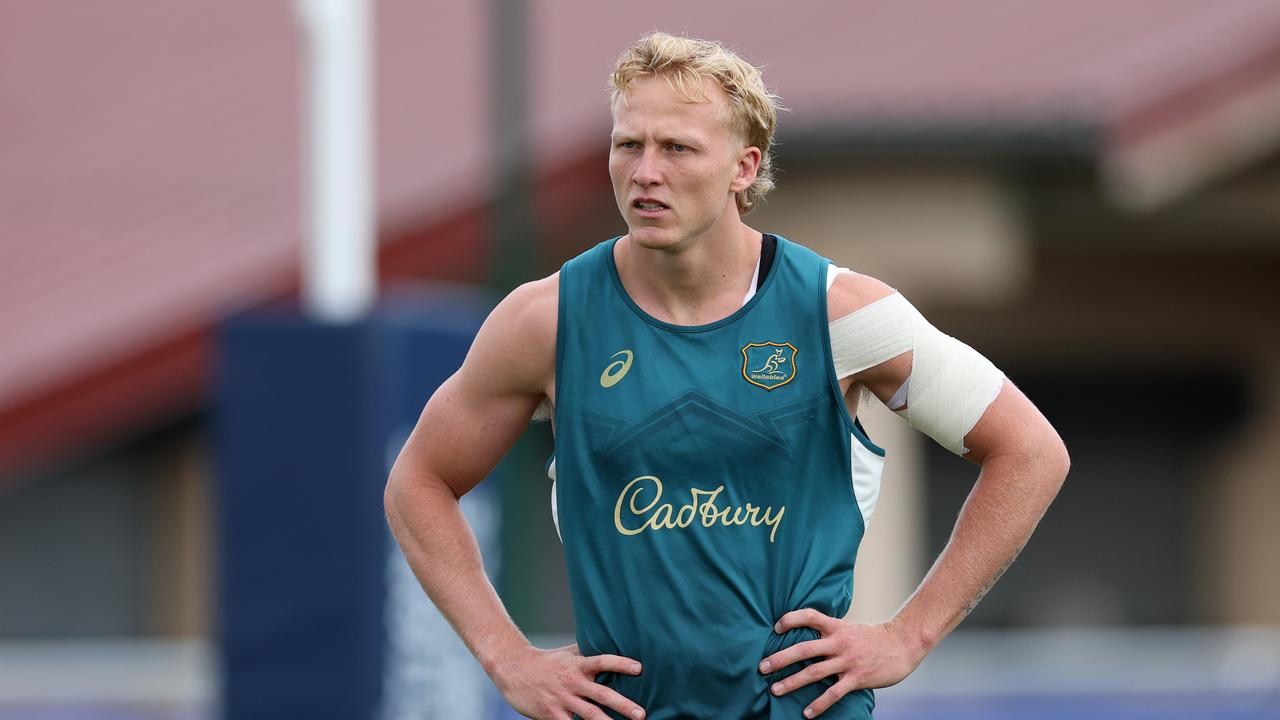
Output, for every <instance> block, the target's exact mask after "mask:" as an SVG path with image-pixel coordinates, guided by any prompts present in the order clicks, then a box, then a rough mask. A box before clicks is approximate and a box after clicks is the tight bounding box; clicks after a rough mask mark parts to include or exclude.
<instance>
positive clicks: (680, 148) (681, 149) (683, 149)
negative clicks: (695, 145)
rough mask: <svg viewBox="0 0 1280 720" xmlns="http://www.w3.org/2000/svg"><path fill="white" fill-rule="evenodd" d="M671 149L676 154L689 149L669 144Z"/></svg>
mask: <svg viewBox="0 0 1280 720" xmlns="http://www.w3.org/2000/svg"><path fill="white" fill-rule="evenodd" d="M671 149H672V150H675V151H676V152H684V151H686V150H688V149H689V148H688V147H687V146H685V145H681V144H680V143H671Z"/></svg>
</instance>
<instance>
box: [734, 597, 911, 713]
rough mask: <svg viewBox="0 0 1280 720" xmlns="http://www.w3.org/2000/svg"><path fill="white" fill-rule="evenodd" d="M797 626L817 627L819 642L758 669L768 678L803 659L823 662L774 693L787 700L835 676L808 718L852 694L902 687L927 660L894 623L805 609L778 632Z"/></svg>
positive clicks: (775, 687)
mask: <svg viewBox="0 0 1280 720" xmlns="http://www.w3.org/2000/svg"><path fill="white" fill-rule="evenodd" d="M798 627H810V628H813V629H814V630H817V631H818V634H819V636H820V637H819V638H818V639H817V640H810V641H808V642H802V643H796V644H795V645H792V646H791V647H788V648H784V649H782V650H779V651H778V652H776V653H774V654H772V655H770V656H769V657H767V658H765V659H764V660H763V661H762V662H761V663H760V668H759V669H760V672H761V674H768V673H771V672H775V671H777V670H781V669H782V668H785V667H787V666H788V665H792V664H794V663H798V662H800V661H802V660H808V659H811V658H822V659H821V660H820V661H819V662H815V663H813V664H812V665H810V666H808V667H806V668H805V669H803V670H801V671H800V672H797V673H795V674H794V675H791V676H790V677H788V678H786V679H784V680H780V681H778V682H776V683H774V684H773V687H772V688H770V690H771V691H772V692H773V694H774V695H785V694H787V693H789V692H791V691H792V690H795V689H796V688H799V687H804V686H805V685H808V684H810V683H814V682H817V681H819V680H821V679H823V678H826V677H830V676H833V675H834V676H836V678H837V679H836V683H835V684H834V685H832V686H831V687H829V688H827V691H826V692H824V693H823V694H822V695H821V696H819V697H818V699H817V700H814V701H813V703H812V704H810V705H809V707H807V708H805V710H804V716H805V717H807V718H815V717H818V716H819V715H821V714H822V713H824V712H826V711H827V709H828V708H830V707H831V706H832V705H835V704H836V703H837V702H838V701H839V700H840V698H842V697H844V696H845V695H847V694H848V693H849V692H851V691H853V690H857V689H859V688H881V687H888V686H890V685H895V684H897V683H899V682H901V681H902V679H903V678H905V677H906V676H908V675H910V674H911V672H912V671H913V670H915V669H916V666H917V665H919V664H920V662H921V661H922V660H923V659H924V655H923V653H921V652H919V651H918V650H916V649H914V647H913V645H912V644H911V643H908V642H907V641H906V639H905V637H903V635H902V634H901V633H900V629H899V628H898V627H897V626H895V625H894V623H893V622H892V621H890V622H887V623H883V624H880V625H868V624H863V623H851V622H847V621H845V620H841V619H839V618H833V617H831V616H829V615H824V614H822V613H820V612H818V611H817V610H814V609H812V608H805V609H803V610H794V611H792V612H789V613H787V614H786V615H783V616H782V619H780V620H778V623H777V624H776V625H774V628H773V629H774V631H775V632H777V633H778V634H782V633H785V632H786V631H788V630H791V629H792V628H798Z"/></svg>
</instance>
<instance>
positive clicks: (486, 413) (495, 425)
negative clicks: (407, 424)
mask: <svg viewBox="0 0 1280 720" xmlns="http://www.w3.org/2000/svg"><path fill="white" fill-rule="evenodd" d="M538 400H539V398H538V397H536V396H533V395H527V394H521V393H515V392H510V391H503V390H496V391H495V390H494V389H492V388H487V387H484V385H483V384H482V383H477V382H475V379H474V378H470V377H468V376H467V374H466V372H465V371H459V372H458V373H455V374H454V375H453V376H452V377H450V378H449V379H448V380H446V381H445V382H444V384H442V385H441V386H440V388H439V389H438V390H436V392H435V394H433V395H432V396H431V399H430V400H428V401H427V404H426V407H424V408H423V410H422V415H421V416H420V417H419V418H418V424H417V425H416V426H415V427H414V429H413V432H412V433H411V434H410V435H409V440H408V441H407V442H406V443H405V446H404V449H402V450H401V452H400V457H399V458H398V459H397V460H396V465H397V468H396V469H395V470H393V472H395V471H402V472H406V473H411V474H420V473H425V474H429V475H431V476H434V477H436V478H439V479H440V480H442V481H443V482H444V483H445V484H446V485H448V486H449V488H450V489H451V490H452V491H453V494H454V495H456V496H458V497H461V496H462V495H464V494H465V493H467V492H468V491H470V490H471V489H472V488H474V487H475V486H476V485H478V484H479V483H480V481H481V480H483V479H484V478H485V477H486V476H488V474H489V473H490V472H492V471H493V468H494V467H495V466H496V465H497V464H498V462H499V461H500V460H502V457H503V455H505V454H506V453H507V451H508V450H510V449H511V446H512V445H514V444H515V442H516V441H517V440H518V439H519V438H520V435H521V434H522V433H523V432H524V430H525V428H527V427H528V425H529V419H530V417H532V415H533V411H534V409H535V408H536V407H537V405H538ZM402 464H403V466H402Z"/></svg>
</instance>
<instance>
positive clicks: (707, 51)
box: [609, 32, 782, 215]
mask: <svg viewBox="0 0 1280 720" xmlns="http://www.w3.org/2000/svg"><path fill="white" fill-rule="evenodd" d="M644 77H662V78H665V79H666V81H667V83H668V84H670V86H671V89H672V90H673V91H674V92H675V93H676V94H677V95H678V96H679V97H680V98H681V99H682V100H685V101H687V102H706V101H707V100H708V99H709V98H707V94H706V90H705V88H704V86H703V84H702V81H703V80H704V79H707V80H711V81H712V82H714V83H716V84H717V85H719V86H720V87H721V88H722V89H723V90H724V91H725V94H727V95H728V96H729V117H728V125H729V129H730V130H731V131H733V132H734V133H735V134H736V135H737V136H738V137H739V138H740V139H741V140H742V141H743V142H745V143H746V144H747V145H748V146H754V147H757V148H759V149H760V167H759V169H758V170H757V172H756V181H755V182H754V183H752V184H751V187H749V188H747V189H746V190H743V191H742V192H739V193H738V194H737V198H736V199H737V204H738V212H739V213H741V214H743V215H745V214H747V213H748V212H750V211H751V209H752V208H753V207H755V206H756V204H757V203H759V202H760V201H761V200H763V199H764V196H765V195H767V194H768V193H769V191H770V190H772V189H773V186H774V181H773V154H772V147H773V135H774V132H775V131H776V130H777V127H778V111H779V110H781V109H782V106H781V104H780V103H779V98H778V96H777V95H775V94H773V93H772V92H770V91H769V89H768V88H766V87H765V86H764V80H763V78H762V77H761V75H760V69H759V68H757V67H756V66H754V65H752V64H751V63H749V62H747V61H746V60H743V59H742V58H740V57H738V55H737V54H735V53H734V52H733V51H732V50H729V49H728V48H726V47H724V46H723V45H721V44H720V43H718V42H712V41H709V40H698V39H695V38H687V37H680V36H677V35H669V34H667V33H664V32H651V33H648V34H647V35H645V36H644V37H641V38H640V39H639V40H637V41H636V42H635V43H633V44H632V45H631V46H629V47H628V48H627V49H626V50H624V51H623V52H622V55H620V56H619V57H618V63H617V65H616V66H615V67H614V69H613V72H612V73H611V74H610V75H609V90H610V100H611V102H617V101H618V99H619V97H623V96H625V95H626V93H627V91H628V90H630V89H631V85H632V83H634V82H635V81H636V80H638V79H640V78H644ZM623 101H624V102H625V97H623Z"/></svg>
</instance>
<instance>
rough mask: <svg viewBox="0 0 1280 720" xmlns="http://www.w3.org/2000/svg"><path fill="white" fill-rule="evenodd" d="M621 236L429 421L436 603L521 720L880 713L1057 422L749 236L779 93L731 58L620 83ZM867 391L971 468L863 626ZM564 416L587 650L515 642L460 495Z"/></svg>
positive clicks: (1021, 491)
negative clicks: (890, 598) (896, 601)
mask: <svg viewBox="0 0 1280 720" xmlns="http://www.w3.org/2000/svg"><path fill="white" fill-rule="evenodd" d="M611 85H612V87H613V89H614V92H613V98H612V114H613V133H612V144H611V149H610V153H609V173H610V176H611V178H612V181H613V187H614V194H615V197H616V199H617V202H618V208H619V210H620V211H621V213H622V216H623V218H624V220H625V221H626V223H627V229H628V232H627V234H626V235H624V236H622V237H620V238H615V239H613V240H611V241H607V242H605V243H601V244H600V245H599V246H597V247H596V248H594V249H592V250H590V251H588V252H587V253H584V254H583V255H581V256H579V257H578V258H575V259H574V260H572V261H570V262H569V263H566V265H565V266H564V268H562V270H561V271H560V272H559V273H556V274H555V275H552V276H550V277H547V278H544V279H542V280H538V281H535V282H531V283H528V284H526V285H524V286H522V287H520V288H517V289H516V290H515V291H514V292H512V293H511V295H509V296H508V297H507V298H506V299H505V300H504V301H503V302H502V303H501V304H499V306H498V307H497V308H496V309H495V310H494V311H493V313H492V315H491V316H490V317H489V318H488V320H487V321H486V322H485V324H484V326H483V327H482V328H481V330H480V332H479V334H478V335H477V337H476V339H475V342H474V344H473V346H472V348H471V351H470V353H469V354H468V356H467V358H466V361H465V362H464V364H463V366H462V368H460V369H459V370H458V372H457V373H456V374H455V375H454V376H453V377H451V378H450V379H449V380H448V381H446V382H445V383H444V384H443V385H442V386H441V387H440V389H439V390H438V391H437V392H436V393H435V395H434V396H433V397H432V398H431V400H430V401H429V402H428V403H427V406H426V408H425V409H424V411H423V414H422V418H421V420H420V421H419V423H418V426H417V428H416V429H415V430H414V432H413V434H412V436H411V437H410V439H409V441H408V442H407V444H406V445H405V448H404V450H403V451H402V452H401V455H400V457H399V459H398V460H397V462H396V465H395V467H394V468H393V470H392V473H391V477H390V479H389V481H388V485H387V492H386V506H387V515H388V520H389V522H390V524H391V527H392V529H393V531H394V532H395V535H396V537H397V539H398V540H399V542H400V544H401V547H402V548H403V549H404V552H405V555H406V557H407V558H408V560H409V563H410V565H411V566H412V567H413V569H414V571H415V573H416V574H417V576H418V578H419V579H420V580H421V582H422V584H423V586H424V588H425V589H426V591H427V592H428V594H429V595H430V596H431V598H432V600H433V601H434V602H435V603H436V605H437V606H438V607H439V608H440V610H441V612H443V613H444V615H445V616H446V617H447V618H448V619H449V621H450V622H451V623H452V624H453V627H454V628H455V629H456V630H457V632H458V634H459V635H460V636H461V637H462V639H463V640H464V641H465V642H466V644H467V646H468V647H469V648H470V649H471V651H472V652H473V653H474V654H475V656H476V657H477V658H478V659H479V660H480V662H481V663H482V664H483V666H484V668H485V670H486V672H488V673H489V675H490V676H491V677H492V678H493V680H494V682H495V683H496V685H497V686H498V688H499V689H500V690H501V691H502V692H503V694H504V695H505V696H506V698H507V700H508V701H510V703H511V704H512V706H513V707H515V709H516V710H518V711H520V712H521V713H523V714H525V715H527V716H529V717H534V718H555V719H557V720H560V719H564V718H570V717H575V716H576V717H582V718H587V719H595V718H605V717H626V718H642V717H646V713H647V717H649V718H653V719H655V720H657V719H660V718H781V717H801V716H803V717H816V716H818V715H822V714H824V713H826V716H827V717H829V718H831V717H837V718H869V717H870V716H871V710H872V707H873V706H874V699H873V696H872V693H871V689H872V688H878V687H885V686H888V685H892V684H894V683H897V682H899V681H900V680H902V679H903V678H904V677H906V676H907V675H908V674H910V673H911V672H912V671H913V670H914V669H915V668H916V666H917V665H919V663H920V662H921V660H922V659H923V658H924V656H925V655H926V654H927V653H928V652H929V651H930V650H931V649H932V648H933V647H934V646H935V645H936V644H937V643H938V642H939V641H940V640H941V639H942V638H943V637H944V636H946V635H947V633H949V632H950V631H951V630H952V628H954V627H955V626H956V625H957V624H958V623H959V622H960V621H961V620H962V619H963V618H964V616H965V615H966V614H967V613H968V612H969V611H970V610H972V608H973V607H974V606H975V605H976V604H977V602H978V601H979V600H980V599H981V597H982V595H983V594H984V593H985V592H986V591H987V590H988V589H989V588H990V587H991V585H992V584H993V583H994V582H995V580H996V579H997V578H998V577H999V575H1000V574H1001V573H1002V572H1003V571H1004V569H1005V568H1007V567H1008V565H1009V564H1010V563H1011V562H1012V561H1013V558H1014V557H1015V556H1016V554H1017V553H1018V551H1019V550H1020V549H1021V547H1022V546H1023V545H1024V543H1025V542H1026V540H1027V538H1028V537H1029V535H1030V533H1031V532H1032V530H1033V529H1034V527H1035V525H1036V523H1037V522H1038V521H1039V518H1040V517H1041V516H1042V514H1043V513H1044V511H1045V509H1046V508H1047V506H1048V504H1049V503H1050V502H1051V501H1052V499H1053V497H1054V495H1055V494H1056V492H1057V490H1058V488H1059V486H1060V485H1061V483H1062V481H1063V479H1064V478H1065V476H1066V472H1067V467H1068V464H1069V463H1068V458H1067V454H1066V450H1065V448H1064V447H1063V445H1062V442H1061V440H1060V439H1059V438H1058V435H1057V433H1056V432H1054V430H1053V428H1052V427H1051V426H1050V425H1049V423H1048V422H1047V421H1046V420H1045V419H1044V418H1043V417H1042V416H1041V415H1040V413H1039V412H1038V411H1037V410H1036V409H1035V408H1034V407H1033V406H1032V405H1031V403H1030V402H1029V401H1028V400H1027V399H1026V398H1025V397H1024V396H1023V395H1022V393H1021V392H1019V391H1018V389H1017V388H1016V387H1014V385H1013V384H1012V383H1010V382H1008V381H1006V380H1005V379H1004V377H1003V375H1002V374H1000V373H999V371H997V370H995V368H994V367H992V366H991V365H990V363H988V362H987V361H986V360H984V359H983V358H982V357H981V356H980V355H978V354H977V353H975V352H973V351H972V350H971V349H969V348H968V347H967V346H964V345H963V344H961V343H959V342H958V341H955V340H954V339H952V338H948V337H946V336H945V335H942V334H941V333H938V332H937V331H936V330H934V329H933V328H932V326H930V325H928V323H927V322H925V321H924V320H923V318H921V317H920V316H919V313H916V312H915V311H914V309H913V308H911V306H910V305H909V304H908V303H907V302H906V301H905V300H904V299H902V297H901V296H900V295H898V294H897V293H896V292H894V290H893V289H892V288H890V287H889V286H887V285H885V284H884V283H881V282H879V281H877V280H875V279H873V278H869V277H866V276H864V275H859V274H856V273H852V272H847V271H845V272H839V271H838V270H837V269H834V268H832V267H831V266H830V263H829V262H828V261H826V260H824V259H823V258H820V257H819V256H817V255H815V254H813V253H812V252H810V251H808V250H807V249H805V248H804V247H802V246H800V245H797V244H795V243H791V242H789V241H787V240H785V239H783V238H780V237H777V236H774V235H765V234H762V233H760V232H758V231H756V230H753V229H751V228H749V227H748V226H746V225H745V224H744V223H743V221H742V215H744V214H745V213H747V212H749V211H750V209H751V207H752V206H753V205H755V204H756V203H757V202H758V201H759V200H760V199H761V197H763V195H764V194H765V193H766V192H768V190H769V189H770V188H771V186H772V181H771V166H770V160H769V150H770V144H771V142H772V137H773V130H774V126H775V123H776V112H777V106H776V98H774V97H773V96H772V95H770V94H769V93H768V91H767V90H765V88H764V85H763V83H762V82H761V79H760V74H759V71H758V70H757V69H756V68H754V67H752V66H750V65H749V64H747V63H746V62H744V61H742V60H741V59H740V58H738V57H737V56H735V55H733V54H732V53H730V52H728V51H727V50H725V49H724V48H723V47H721V46H720V45H718V44H715V43H708V42H703V41H695V40H689V39H686V38H679V37H672V36H669V35H664V34H661V33H654V34H651V35H647V36H645V37H644V38H642V39H641V40H640V41H639V42H638V43H636V44H635V45H633V46H632V47H631V48H628V50H627V51H626V52H624V54H623V55H622V57H621V58H620V59H619V63H618V66H617V68H616V69H615V72H614V73H613V76H612V78H611ZM864 391H865V392H869V393H870V394H874V395H875V396H876V397H878V398H879V399H880V400H882V401H884V402H885V403H886V404H888V405H889V406H890V407H892V408H895V409H897V410H899V411H900V412H901V413H902V415H903V416H904V417H905V418H906V419H907V420H908V421H909V422H911V423H912V425H913V426H916V427H917V428H919V429H921V430H922V431H924V432H927V433H928V434H930V435H931V436H932V437H934V438H935V439H936V440H938V441H939V442H941V443H943V444H944V445H946V446H947V447H949V448H951V449H953V451H955V452H957V453H959V454H962V455H963V456H964V457H966V458H967V459H969V460H971V461H973V462H975V463H979V464H980V465H981V467H982V471H981V474H980V477H979V479H978V482H977V484H976V485H975V487H974V489H973V491H972V493H971V494H970V497H969V500H968V502H967V503H966V504H965V507H964V509H963V511H962V512H961V514H960V517H959V520H958V522H957V524H956V529H955V532H954V534H953V536H952V538H951V541H950V542H949V543H948V545H947V547H946V549H945V550H944V551H943V553H942V554H941V555H940V556H939V558H938V560H937V562H936V563H935V564H934V566H933V568H932V569H931V570H930V572H929V573H928V575H927V576H926V578H925V579H924V581H923V583H922V584H921V585H920V587H919V588H918V589H917V591H916V592H915V593H914V594H913V595H912V597H911V598H910V599H909V600H908V601H907V603H906V604H905V605H904V606H903V608H902V609H901V610H899V612H898V613H897V614H896V615H895V616H894V617H893V618H892V619H891V620H889V621H887V622H885V623H882V624H856V623H852V622H848V621H846V620H845V619H844V615H845V613H846V612H847V610H848V607H849V601H850V594H851V581H852V568H853V558H854V555H855V554H856V551H857V545H858V541H859V540H860V538H861V535H862V532H863V528H864V524H865V521H866V518H867V516H869V514H870V511H871V510H872V509H873V508H874V500H875V492H876V488H877V487H878V480H879V469H880V463H881V462H882V460H881V457H882V455H883V451H881V450H879V448H876V447H875V446H874V445H873V444H872V443H871V442H870V440H869V439H867V437H866V435H865V433H864V432H863V431H862V429H861V426H860V424H859V423H858V422H857V421H856V419H855V418H856V416H857V410H858V403H859V400H860V399H861V398H863V397H864ZM544 400H546V401H550V402H551V403H552V405H551V409H552V417H553V430H554V432H555V436H556V454H555V460H554V463H553V464H552V476H553V479H555V480H556V481H557V487H556V492H555V495H554V496H553V500H554V505H553V509H554V511H556V512H557V523H558V528H559V530H560V531H561V536H562V540H563V542H564V547H565V554H566V560H567V563H568V568H569V574H570V584H571V590H572V593H573V600H574V613H575V619H576V621H577V636H578V643H577V644H575V645H571V646H568V647H565V648H559V649H556V650H540V649H537V648H534V647H532V646H530V644H529V643H528V642H527V641H526V640H525V638H524V637H523V635H522V634H521V633H520V631H519V629H517V628H516V627H515V626H514V624H513V623H512V622H511V620H510V619H509V617H508V616H507V614H506V612H505V610H504V608H503V607H502V604H501V602H500V600H499V599H498V597H497V595H496V593H495V592H494V590H493V588H492V586H491V585H490V584H489V582H488V581H487V579H486V578H485V575H484V572H483V568H482V565H481V560H480V556H479V552H478V551H477V548H476V544H475V542H474V539H473V538H472V536H471V534H470V532H469V529H468V527H467V525H466V523H465V521H464V519H463V516H462V514H461V513H460V512H459V509H458V498H459V497H461V496H462V495H463V494H464V493H466V492H467V491H468V490H470V489H471V488H472V487H474V486H475V485H476V484H477V483H479V482H480V480H482V479H483V478H484V477H485V476H486V475H487V474H488V473H489V472H490V471H491V470H492V468H493V467H494V465H495V464H496V463H497V462H498V461H499V460H500V459H501V457H502V455H503V454H504V453H505V452H506V451H507V450H508V448H510V447H511V445H512V444H513V443H514V442H515V440H516V439H517V438H518V436H519V435H520V434H521V433H522V432H523V431H524V428H525V427H526V426H527V425H528V423H529V420H530V418H531V417H532V416H533V415H534V414H535V411H536V410H537V409H538V408H539V405H540V403H542V402H543V401H544Z"/></svg>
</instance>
